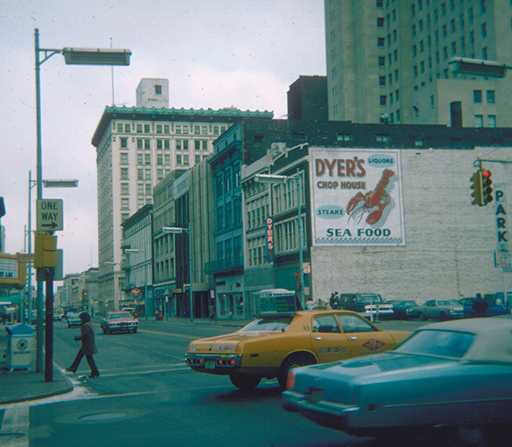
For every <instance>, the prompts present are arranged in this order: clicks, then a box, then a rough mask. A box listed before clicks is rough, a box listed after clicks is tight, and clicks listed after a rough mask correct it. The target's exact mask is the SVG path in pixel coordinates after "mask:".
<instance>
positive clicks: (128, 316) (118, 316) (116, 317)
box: [110, 312, 132, 320]
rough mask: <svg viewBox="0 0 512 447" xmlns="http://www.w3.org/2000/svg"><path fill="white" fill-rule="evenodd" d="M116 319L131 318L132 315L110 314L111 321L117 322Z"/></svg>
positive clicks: (126, 313)
mask: <svg viewBox="0 0 512 447" xmlns="http://www.w3.org/2000/svg"><path fill="white" fill-rule="evenodd" d="M118 318H132V315H131V314H130V313H128V312H123V313H122V314H111V315H110V319H111V320H117V319H118Z"/></svg>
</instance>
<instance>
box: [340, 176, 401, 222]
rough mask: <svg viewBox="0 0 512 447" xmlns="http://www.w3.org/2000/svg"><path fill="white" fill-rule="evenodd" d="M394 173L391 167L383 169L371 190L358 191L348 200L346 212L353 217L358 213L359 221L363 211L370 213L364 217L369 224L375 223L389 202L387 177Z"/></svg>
mask: <svg viewBox="0 0 512 447" xmlns="http://www.w3.org/2000/svg"><path fill="white" fill-rule="evenodd" d="M394 175H395V173H394V172H393V171H392V170H391V169H384V172H383V173H382V177H381V179H380V181H379V183H377V186H376V188H375V189H374V190H373V191H370V192H368V193H366V194H363V193H362V192H358V193H357V194H356V196H355V197H353V198H352V199H351V200H350V202H348V205H347V214H348V215H349V216H350V217H354V218H355V217H356V216H357V215H359V221H358V222H360V221H361V219H362V218H363V215H364V213H370V214H369V215H368V217H367V218H366V223H368V224H370V225H373V224H376V223H377V222H378V221H379V220H380V218H381V217H382V213H383V212H384V208H386V206H387V205H388V204H389V203H390V202H391V198H390V197H389V194H388V193H387V191H386V187H387V186H388V183H389V179H390V178H391V177H393V176H394ZM375 207H377V209H376V210H373V211H371V210H372V208H375ZM350 217H349V219H350Z"/></svg>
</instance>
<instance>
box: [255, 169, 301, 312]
mask: <svg viewBox="0 0 512 447" xmlns="http://www.w3.org/2000/svg"><path fill="white" fill-rule="evenodd" d="M300 179H301V177H300V170H299V168H297V173H296V174H295V175H290V176H287V175H277V174H256V175H255V176H254V180H255V181H257V182H260V183H270V184H283V183H287V182H289V181H293V180H295V181H296V182H297V219H298V222H297V232H298V236H297V242H298V250H299V281H300V284H299V300H300V304H301V306H302V308H303V309H305V308H306V299H305V297H304V253H303V249H304V247H303V243H302V231H303V230H302V219H301V208H302V187H301V181H300Z"/></svg>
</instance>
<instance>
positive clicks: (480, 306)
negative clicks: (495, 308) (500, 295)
mask: <svg viewBox="0 0 512 447" xmlns="http://www.w3.org/2000/svg"><path fill="white" fill-rule="evenodd" d="M487 309H489V303H488V302H487V301H485V300H484V299H483V298H482V294H481V293H477V294H476V300H475V301H474V302H473V317H475V318H482V317H485V316H487Z"/></svg>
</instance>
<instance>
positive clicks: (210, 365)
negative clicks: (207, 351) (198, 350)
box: [204, 360, 215, 369]
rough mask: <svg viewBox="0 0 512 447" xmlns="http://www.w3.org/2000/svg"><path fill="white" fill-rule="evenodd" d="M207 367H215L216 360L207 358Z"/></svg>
mask: <svg viewBox="0 0 512 447" xmlns="http://www.w3.org/2000/svg"><path fill="white" fill-rule="evenodd" d="M204 367H205V369H215V360H206V364H205V366H204Z"/></svg>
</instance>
